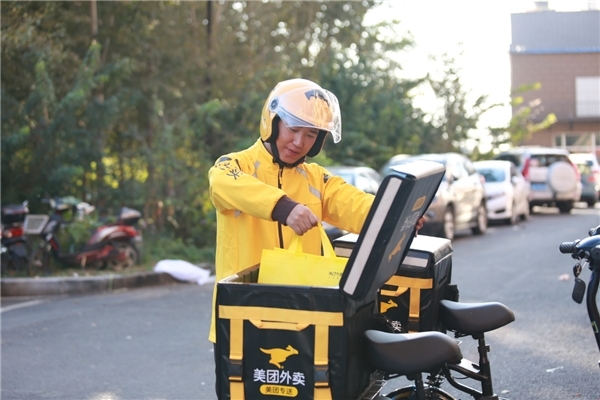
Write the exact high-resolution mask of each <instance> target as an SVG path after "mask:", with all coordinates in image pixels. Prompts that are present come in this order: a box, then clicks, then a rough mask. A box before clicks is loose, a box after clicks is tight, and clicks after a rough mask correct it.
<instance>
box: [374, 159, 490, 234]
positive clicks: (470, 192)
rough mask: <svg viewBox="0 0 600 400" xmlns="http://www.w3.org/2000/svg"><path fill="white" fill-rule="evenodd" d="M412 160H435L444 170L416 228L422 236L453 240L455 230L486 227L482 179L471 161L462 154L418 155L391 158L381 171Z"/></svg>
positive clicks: (483, 231) (481, 230)
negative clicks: (423, 221) (423, 218)
mask: <svg viewBox="0 0 600 400" xmlns="http://www.w3.org/2000/svg"><path fill="white" fill-rule="evenodd" d="M415 159H425V160H430V161H437V162H439V163H442V164H444V166H445V167H446V173H445V174H444V178H443V179H442V182H441V183H440V187H439V189H438V191H437V193H436V195H435V198H434V199H433V201H432V202H431V205H430V206H429V208H428V209H427V211H426V212H425V226H424V227H423V228H422V229H421V230H420V231H419V233H422V234H424V235H432V236H439V237H442V238H446V239H450V240H452V239H453V238H454V235H455V233H456V231H458V230H462V229H471V231H472V232H473V233H474V234H483V233H485V231H486V230H487V224H488V220H487V209H486V199H485V189H484V187H483V183H484V179H483V177H482V176H481V175H480V174H479V173H478V172H477V170H476V169H475V167H474V166H473V163H472V162H471V160H469V159H468V158H467V157H465V156H464V155H462V154H458V153H444V154H421V155H416V156H411V157H399V158H396V159H395V161H392V160H394V158H392V159H390V161H388V163H386V165H385V166H384V167H383V168H384V169H382V170H387V171H388V173H387V174H386V175H389V173H391V171H392V168H393V167H394V165H399V164H402V163H405V162H409V161H412V160H415Z"/></svg>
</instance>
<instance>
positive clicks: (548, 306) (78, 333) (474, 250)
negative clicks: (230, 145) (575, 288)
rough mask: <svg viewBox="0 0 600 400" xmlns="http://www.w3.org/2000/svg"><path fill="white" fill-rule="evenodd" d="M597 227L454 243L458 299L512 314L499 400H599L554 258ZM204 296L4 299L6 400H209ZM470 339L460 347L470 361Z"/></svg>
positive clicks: (497, 383) (585, 331) (498, 365)
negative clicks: (502, 399)
mask: <svg viewBox="0 0 600 400" xmlns="http://www.w3.org/2000/svg"><path fill="white" fill-rule="evenodd" d="M597 224H600V209H598V208H596V209H577V210H575V211H573V213H572V214H570V215H560V214H558V212H557V211H556V210H554V209H548V210H544V212H543V213H538V214H535V215H533V216H532V218H531V219H530V220H529V221H527V222H524V223H521V224H519V225H517V226H515V227H509V226H495V227H491V228H490V229H489V231H488V232H487V233H486V234H485V235H482V236H472V235H470V234H468V233H465V234H462V235H461V234H459V235H458V237H457V238H456V239H455V241H454V243H453V246H454V255H453V282H454V283H457V284H458V287H459V290H460V300H461V301H464V302H480V301H500V302H502V303H504V304H506V305H507V306H509V307H510V308H511V309H512V310H513V311H514V312H515V315H516V321H515V322H513V323H512V324H510V325H508V326H506V327H504V328H501V329H499V330H497V331H495V332H492V333H490V334H489V335H488V338H489V344H490V346H491V353H490V359H491V360H492V372H493V375H494V389H495V390H496V392H497V393H499V394H500V395H501V396H502V397H505V398H508V399H511V400H537V399H540V400H542V399H543V400H546V399H578V400H598V399H600V368H599V366H598V360H600V352H599V351H598V348H597V346H596V343H595V341H594V337H593V334H592V331H591V328H590V324H589V320H588V319H587V312H586V309H585V306H584V305H579V304H576V303H574V302H573V301H572V300H571V290H572V284H573V279H572V276H571V268H572V265H573V261H572V259H571V258H570V257H569V256H565V255H561V254H560V253H559V252H558V245H559V244H560V243H561V242H563V241H571V240H573V239H576V238H582V237H584V236H586V234H587V233H586V232H587V230H588V229H589V228H590V227H592V226H595V225H597ZM563 274H569V280H567V281H565V280H561V279H560V277H561V275H563ZM588 276H589V271H586V273H584V278H587V277H588ZM211 296H212V285H205V286H198V285H194V284H174V285H169V286H161V287H152V288H142V289H135V290H125V291H121V292H117V293H112V294H99V295H84V296H63V297H51V298H28V299H11V300H10V301H7V299H4V298H3V299H2V313H1V323H2V327H1V329H2V330H1V333H2V346H1V351H2V354H1V362H2V365H1V366H2V372H1V374H2V381H1V386H2V391H1V395H2V399H27V400H34V399H74V400H75V399H77V400H79V399H81V400H124V399H206V400H209V399H214V398H215V396H214V362H213V351H212V344H210V343H209V342H208V341H207V339H206V338H207V333H208V326H209V322H210V320H209V318H210V306H211ZM469 342H470V341H469V339H464V341H463V345H461V348H462V350H463V354H464V355H465V356H466V357H467V358H470V359H472V360H475V358H474V357H475V351H474V349H475V348H474V346H470V345H471V344H470V343H469ZM469 346H470V347H469ZM471 347H472V350H471ZM400 384H402V382H398V383H396V384H394V383H392V382H391V383H390V384H388V388H393V387H394V385H400ZM461 398H463V399H465V398H466V396H462V397H461Z"/></svg>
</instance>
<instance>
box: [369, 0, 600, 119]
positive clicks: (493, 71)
mask: <svg viewBox="0 0 600 400" xmlns="http://www.w3.org/2000/svg"><path fill="white" fill-rule="evenodd" d="M547 3H548V8H549V9H551V10H556V11H581V10H587V9H588V8H589V5H588V3H590V4H593V5H595V7H596V9H599V8H600V0H595V1H589V0H549V1H548V2H547ZM534 8H535V2H533V1H527V0H485V1H484V0H386V2H385V3H384V4H383V5H382V6H381V7H380V9H379V10H377V11H375V12H373V13H371V14H370V15H368V18H372V21H378V20H380V19H386V18H388V19H399V20H400V21H401V24H400V27H399V28H400V31H401V32H407V31H409V32H410V33H411V34H412V36H413V38H414V41H415V47H414V48H413V49H411V50H409V51H407V52H405V53H404V54H403V55H402V56H400V59H401V60H402V65H403V69H404V72H403V73H404V74H406V77H420V76H424V75H425V73H426V72H435V70H436V69H437V68H439V64H438V65H436V64H435V63H433V62H432V61H430V60H429V56H430V55H437V56H439V55H441V54H443V53H448V54H449V55H451V56H454V58H455V60H456V63H457V66H458V67H460V68H461V70H462V74H461V81H462V82H463V84H464V86H465V88H466V89H467V90H468V91H470V92H471V93H472V97H473V98H477V97H479V96H480V95H487V96H488V99H489V102H490V103H503V104H506V106H505V107H500V108H497V109H495V110H494V111H490V112H488V113H487V114H485V115H483V116H482V118H481V120H480V127H481V128H485V127H488V126H503V125H506V124H507V123H508V121H509V120H510V117H511V109H510V106H508V104H509V101H510V96H509V94H510V58H509V53H508V51H509V47H510V44H511V22H510V18H511V17H510V16H511V14H513V13H522V12H527V11H529V10H532V9H534ZM367 21H369V20H367ZM461 51H462V55H460V52H461ZM415 105H417V106H418V107H420V108H422V109H424V110H425V111H428V112H432V113H433V112H434V111H435V108H436V105H435V102H434V101H433V100H432V98H431V96H430V95H428V94H427V92H425V91H421V92H419V94H418V95H417V98H416V100H415Z"/></svg>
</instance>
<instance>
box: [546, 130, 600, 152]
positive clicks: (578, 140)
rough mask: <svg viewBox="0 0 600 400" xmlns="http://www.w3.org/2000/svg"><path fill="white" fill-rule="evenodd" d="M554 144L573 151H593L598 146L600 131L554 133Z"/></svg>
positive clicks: (599, 145) (599, 143)
mask: <svg viewBox="0 0 600 400" xmlns="http://www.w3.org/2000/svg"><path fill="white" fill-rule="evenodd" d="M554 146H555V147H561V148H563V149H567V150H569V151H571V152H575V153H589V152H595V151H596V149H598V147H600V133H598V132H581V133H573V132H568V133H559V134H557V135H554Z"/></svg>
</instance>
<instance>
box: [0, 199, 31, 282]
mask: <svg viewBox="0 0 600 400" xmlns="http://www.w3.org/2000/svg"><path fill="white" fill-rule="evenodd" d="M28 213H29V208H28V202H27V201H24V202H23V203H22V204H9V205H6V206H4V207H2V210H1V214H2V225H1V227H0V233H1V236H2V247H1V254H0V259H1V263H0V264H1V274H2V276H6V275H11V274H23V273H25V274H27V273H28V267H29V255H30V254H31V243H30V242H29V240H28V238H27V236H25V230H24V228H23V222H24V221H25V218H26V216H27V214H28Z"/></svg>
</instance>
